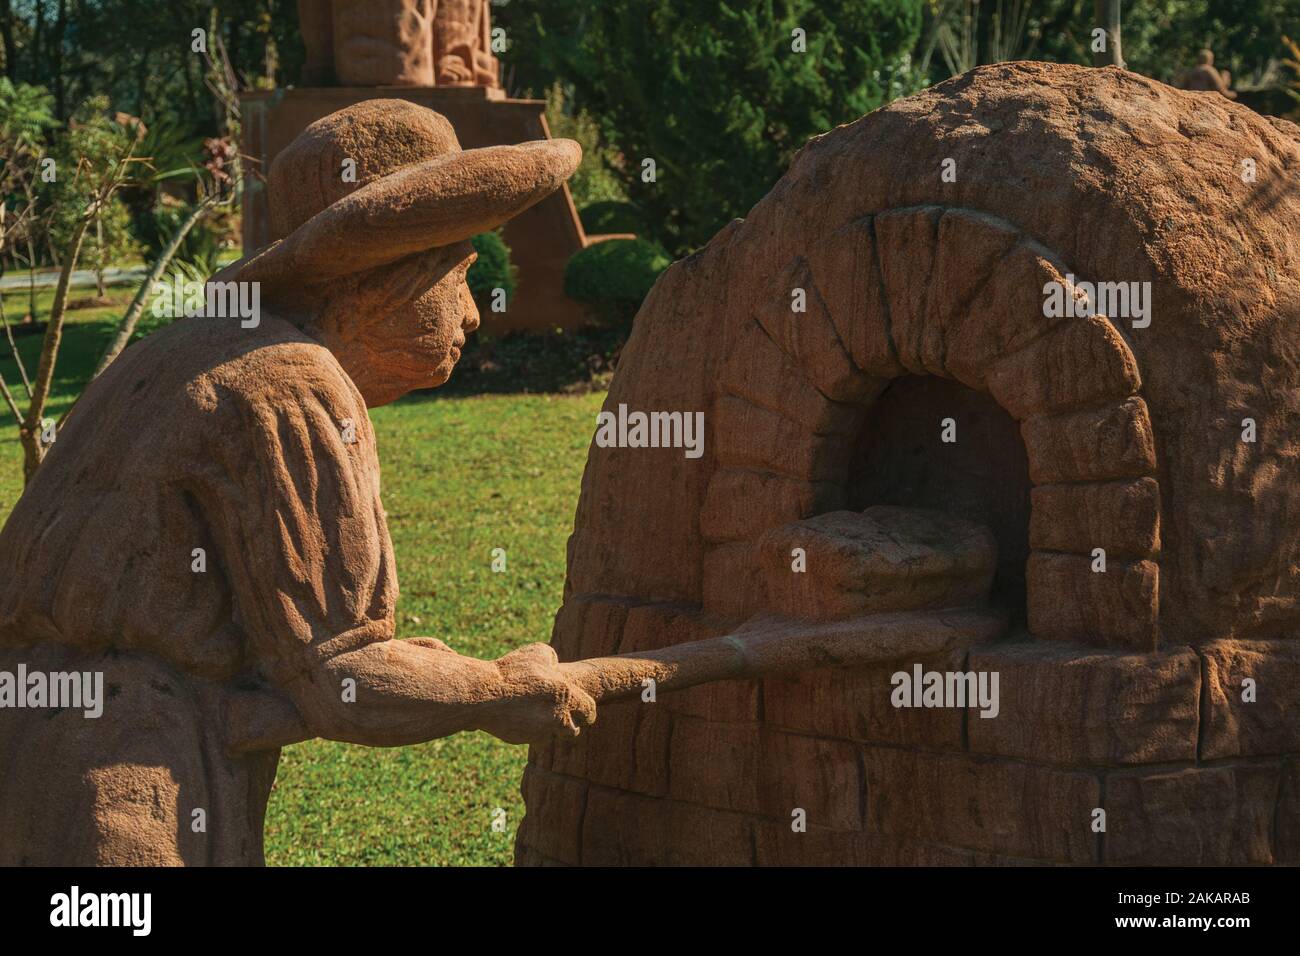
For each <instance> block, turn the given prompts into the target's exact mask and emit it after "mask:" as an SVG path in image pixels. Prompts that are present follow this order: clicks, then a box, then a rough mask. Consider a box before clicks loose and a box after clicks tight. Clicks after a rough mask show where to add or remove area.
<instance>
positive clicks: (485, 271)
mask: <svg viewBox="0 0 1300 956" xmlns="http://www.w3.org/2000/svg"><path fill="white" fill-rule="evenodd" d="M470 242H471V243H472V244H473V246H474V251H475V252H477V253H478V259H476V260H475V261H474V264H473V265H472V266H470V267H469V272H468V273H466V275H465V283H466V285H468V286H469V291H470V293H471V294H472V295H473V296H474V301H475V302H476V303H477V304H478V307H479V309H480V310H484V309H487V308H489V307H490V303H491V300H492V293H493V291H494V290H496V289H504V290H505V292H506V301H507V302H508V301H509V300H510V297H511V296H513V295H514V294H515V273H516V271H517V270H516V269H515V266H514V263H513V262H511V261H510V247H509V246H507V245H506V241H505V240H504V239H502V238H501V233H500V232H499V231H494V232H484V233H480V234H479V235H477V236H475V237H474V238H473V239H471V240H470Z"/></svg>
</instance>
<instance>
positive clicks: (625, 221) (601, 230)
mask: <svg viewBox="0 0 1300 956" xmlns="http://www.w3.org/2000/svg"><path fill="white" fill-rule="evenodd" d="M578 216H579V217H580V218H581V219H582V228H583V229H585V230H586V231H587V234H588V235H592V236H599V235H603V234H606V233H611V232H634V233H636V234H637V236H638V237H644V236H645V234H646V226H645V217H644V216H643V215H642V214H641V210H640V209H638V208H637V207H636V206H635V205H633V204H632V203H630V202H619V201H617V200H609V201H606V202H594V203H592V204H591V205H590V206H584V207H583V208H582V209H581V210H579V212H578Z"/></svg>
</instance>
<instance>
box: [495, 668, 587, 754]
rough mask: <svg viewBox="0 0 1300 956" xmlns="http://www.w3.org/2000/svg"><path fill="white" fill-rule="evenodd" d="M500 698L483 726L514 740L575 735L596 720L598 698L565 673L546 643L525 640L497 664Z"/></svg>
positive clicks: (532, 741)
mask: <svg viewBox="0 0 1300 956" xmlns="http://www.w3.org/2000/svg"><path fill="white" fill-rule="evenodd" d="M495 664H496V668H497V671H498V672H499V673H500V675H501V680H502V682H503V684H504V689H503V692H502V699H501V701H500V703H499V705H498V706H497V708H494V711H495V712H494V713H493V715H492V717H491V718H490V719H489V720H488V721H487V722H486V723H485V725H484V727H483V729H484V730H486V731H487V732H488V733H490V734H491V735H492V736H494V737H500V738H501V739H502V740H504V741H506V742H508V743H512V744H525V743H541V742H543V741H545V740H547V739H549V738H551V737H576V736H578V734H579V733H580V732H581V730H582V728H583V727H586V726H589V725H590V724H593V723H595V722H596V702H595V701H594V700H593V699H592V698H591V696H590V695H589V694H588V693H587V692H586V691H584V690H583V689H582V688H581V687H579V686H578V685H577V684H575V683H573V681H572V680H571V679H570V678H569V677H568V676H566V674H565V673H564V672H563V671H562V670H561V668H560V664H559V658H558V657H557V656H556V654H555V651H554V650H552V649H551V646H550V645H549V644H529V645H528V646H526V647H521V648H519V649H518V650H516V651H511V652H510V653H509V654H507V655H506V656H505V657H502V658H501V659H500V660H497V661H496V662H495Z"/></svg>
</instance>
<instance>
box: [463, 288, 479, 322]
mask: <svg viewBox="0 0 1300 956" xmlns="http://www.w3.org/2000/svg"><path fill="white" fill-rule="evenodd" d="M460 300H461V303H462V305H463V307H464V309H465V319H464V321H463V322H461V327H462V328H463V329H464V330H465V331H466V332H473V331H474V330H475V329H477V328H478V321H479V316H478V306H477V305H476V304H475V302H474V296H473V295H471V294H470V291H469V286H467V285H462V286H461V287H460Z"/></svg>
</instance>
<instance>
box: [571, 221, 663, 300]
mask: <svg viewBox="0 0 1300 956" xmlns="http://www.w3.org/2000/svg"><path fill="white" fill-rule="evenodd" d="M671 262H672V260H671V259H670V258H669V257H668V253H666V252H664V250H663V249H662V248H661V247H660V246H659V245H657V244H656V243H654V242H651V241H649V240H646V239H609V240H606V241H605V242H598V243H595V244H594V245H590V246H588V247H587V248H585V249H582V250H579V251H578V252H576V253H574V254H573V256H572V257H570V259H569V262H568V265H566V266H565V269H564V292H565V294H566V295H568V296H569V297H570V298H572V299H576V300H577V301H579V302H586V303H589V304H591V305H594V306H596V307H597V308H598V309H599V310H601V312H602V313H603V314H604V316H605V317H606V318H608V319H620V318H626V317H630V316H632V315H634V314H635V313H636V310H637V309H638V308H640V307H641V302H642V301H643V300H644V299H645V297H646V295H647V294H648V293H649V292H650V287H651V286H653V285H654V284H655V280H656V279H658V278H659V274H660V273H661V272H663V271H664V270H665V269H667V268H668V266H669V265H670V264H671Z"/></svg>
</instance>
